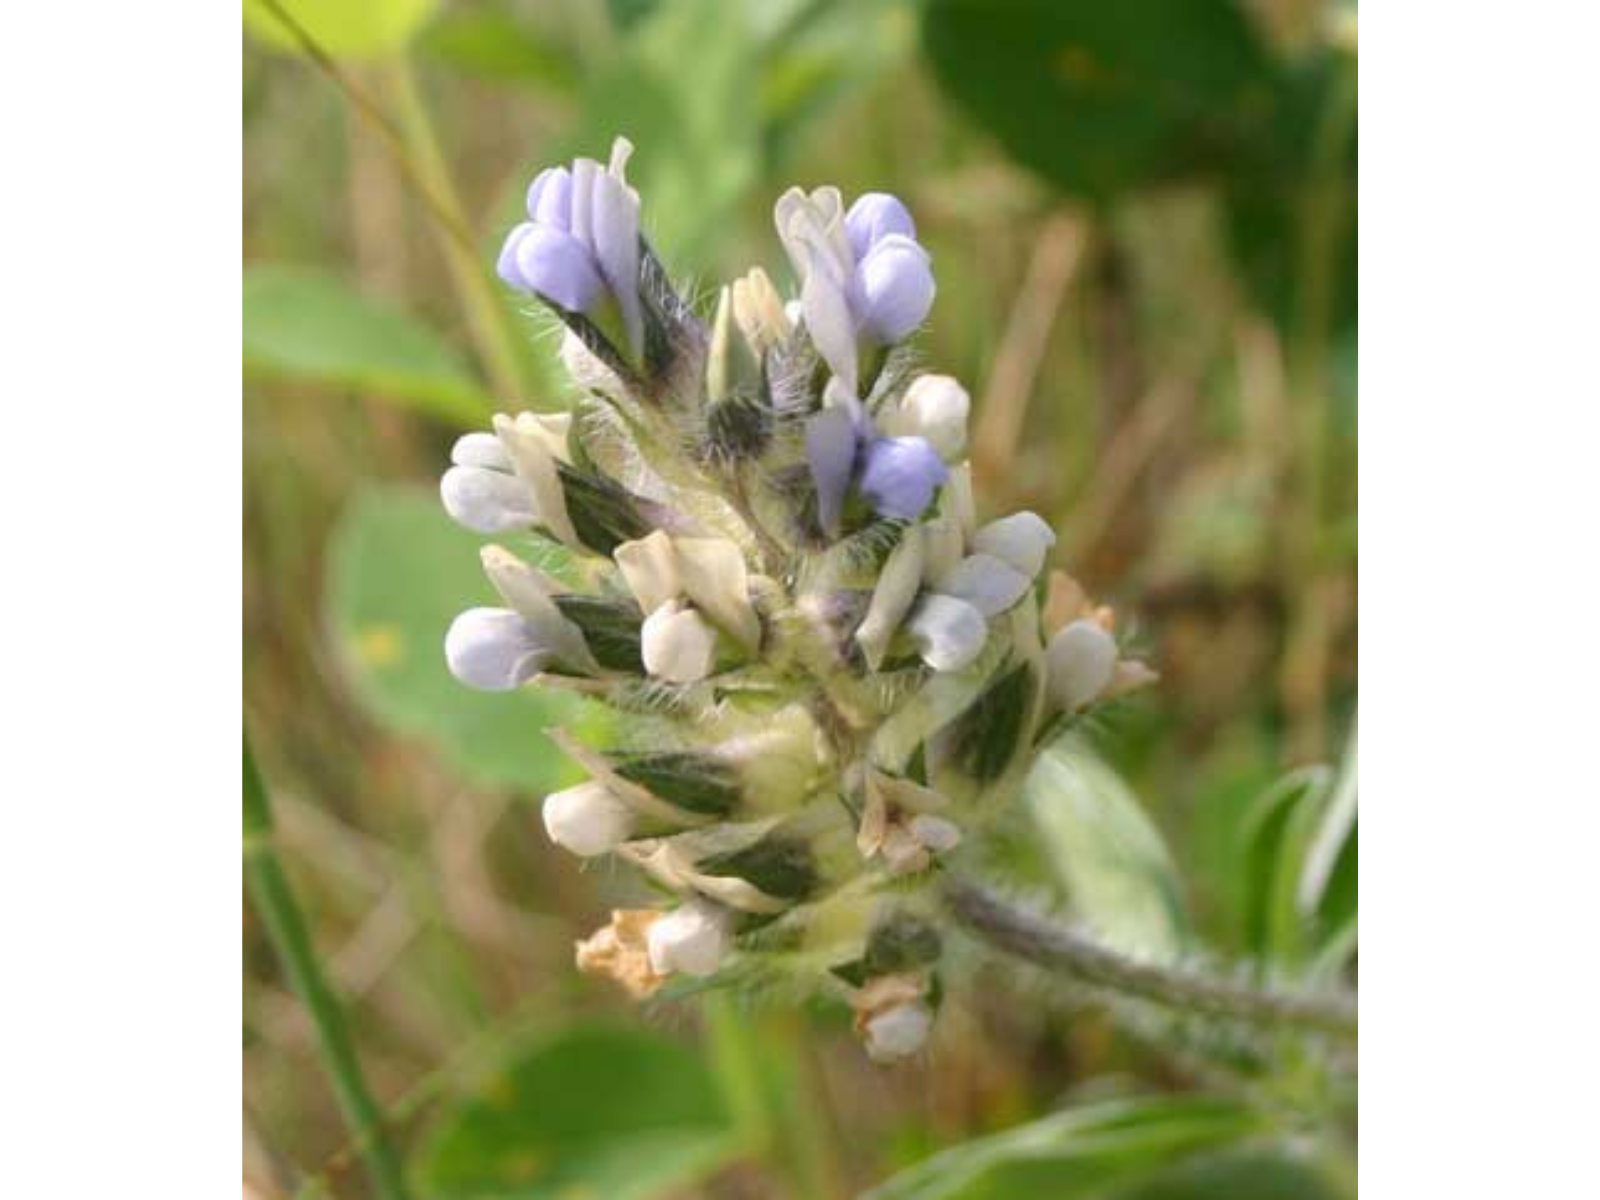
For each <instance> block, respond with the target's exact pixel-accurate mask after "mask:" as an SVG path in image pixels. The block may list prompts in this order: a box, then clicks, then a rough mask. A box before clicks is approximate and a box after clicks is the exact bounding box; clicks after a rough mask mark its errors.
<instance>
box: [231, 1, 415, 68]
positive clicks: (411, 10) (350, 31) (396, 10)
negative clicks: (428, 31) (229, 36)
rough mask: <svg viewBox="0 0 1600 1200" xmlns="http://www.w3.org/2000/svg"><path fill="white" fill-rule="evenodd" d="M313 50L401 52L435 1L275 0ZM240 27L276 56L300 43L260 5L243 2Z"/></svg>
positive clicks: (346, 54) (374, 54) (366, 54)
mask: <svg viewBox="0 0 1600 1200" xmlns="http://www.w3.org/2000/svg"><path fill="white" fill-rule="evenodd" d="M279 3H280V4H281V5H282V7H283V8H284V10H285V11H287V12H288V14H289V15H290V16H291V17H293V18H294V20H295V21H296V22H297V23H298V24H299V25H301V26H302V27H303V28H304V29H305V31H306V32H307V33H309V34H310V35H311V37H312V39H313V40H315V41H316V43H317V45H319V46H321V47H322V48H323V49H324V50H326V51H327V52H328V53H329V54H331V55H333V56H334V57H335V58H381V57H383V56H385V55H389V54H393V53H395V52H396V51H398V50H400V49H402V48H403V47H404V46H405V44H406V43H407V42H409V41H410V40H411V39H412V37H413V36H415V34H416V33H417V31H418V30H419V29H421V28H422V26H423V25H424V24H426V23H427V20H428V18H429V17H431V16H432V15H433V13H434V10H435V9H437V8H438V7H439V0H279ZM244 27H245V28H246V29H248V30H249V31H250V32H251V34H253V35H254V36H255V37H257V38H259V39H260V40H261V41H262V42H265V43H266V44H267V45H269V46H272V47H274V48H276V49H279V50H298V49H299V48H300V43H299V42H297V41H296V40H295V38H294V36H293V35H292V34H291V33H290V32H289V31H288V30H287V29H285V28H284V25H283V22H282V21H280V20H279V19H278V18H277V17H276V16H275V15H274V14H273V13H272V11H271V10H270V9H269V7H268V6H267V5H266V4H264V3H262V0H244Z"/></svg>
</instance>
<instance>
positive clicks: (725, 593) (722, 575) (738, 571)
mask: <svg viewBox="0 0 1600 1200" xmlns="http://www.w3.org/2000/svg"><path fill="white" fill-rule="evenodd" d="M673 549H674V550H675V551H676V552H677V558H678V578H679V579H681V580H682V581H683V593H684V595H686V596H688V597H689V599H690V600H692V601H694V605H695V607H696V608H698V609H699V610H700V611H701V612H702V613H704V614H705V615H706V616H707V617H709V618H710V619H711V620H713V621H715V622H716V623H717V624H718V625H720V626H721V627H722V628H723V629H724V630H726V631H727V632H728V633H729V634H731V635H732V636H733V638H734V640H735V641H737V642H738V643H739V644H740V645H742V646H743V647H744V648H745V649H747V650H754V649H755V648H756V645H757V644H758V643H759V642H760V641H761V619H760V618H759V617H757V616H756V610H755V609H754V608H753V607H752V606H751V604H750V575H749V570H748V568H746V566H745V561H744V555H743V554H741V553H740V551H739V547H738V546H736V545H734V544H733V543H732V542H730V541H729V540H728V539H727V538H676V539H674V541H673Z"/></svg>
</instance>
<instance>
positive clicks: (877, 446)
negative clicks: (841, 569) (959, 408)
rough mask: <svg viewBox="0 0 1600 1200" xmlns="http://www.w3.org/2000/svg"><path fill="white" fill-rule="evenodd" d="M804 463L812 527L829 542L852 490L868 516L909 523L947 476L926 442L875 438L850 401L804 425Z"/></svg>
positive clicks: (946, 470) (928, 502)
mask: <svg viewBox="0 0 1600 1200" xmlns="http://www.w3.org/2000/svg"><path fill="white" fill-rule="evenodd" d="M806 461H807V462H808V463H809V465H810V467H811V480H812V483H813V484H814V485H815V486H816V489H817V521H818V523H819V524H820V525H821V526H822V529H823V531H824V532H825V533H827V534H829V535H830V536H837V535H838V533H839V526H840V520H841V518H842V517H843V514H844V503H845V498H846V497H847V496H848V494H849V492H850V488H851V485H852V484H854V485H855V487H856V488H857V490H858V491H859V492H860V493H861V495H862V496H863V497H864V498H865V499H866V501H867V503H869V504H870V505H872V508H873V511H875V512H877V513H879V514H881V515H882V516H885V517H898V518H900V519H902V520H907V521H910V520H914V519H915V518H917V517H920V516H921V515H922V513H923V512H924V511H925V510H926V509H927V507H928V505H929V504H930V503H932V502H933V497H934V493H935V492H937V491H938V490H939V485H940V484H942V483H944V481H945V480H946V479H948V478H949V476H950V471H949V468H947V467H946V466H945V465H944V462H943V460H941V459H940V457H939V453H938V451H936V450H935V449H934V448H933V447H932V446H931V445H930V444H929V443H928V441H927V439H926V438H920V437H893V438H886V437H880V436H879V435H878V432H877V430H876V429H874V428H873V425H872V421H871V420H870V419H869V418H868V417H867V416H866V415H865V413H863V412H862V411H861V406H860V402H859V401H854V400H853V398H848V399H847V400H846V402H844V403H840V404H835V405H832V406H831V407H828V408H824V409H823V410H822V411H821V412H819V413H817V414H816V415H815V416H814V417H812V418H811V420H810V421H809V422H807V424H806Z"/></svg>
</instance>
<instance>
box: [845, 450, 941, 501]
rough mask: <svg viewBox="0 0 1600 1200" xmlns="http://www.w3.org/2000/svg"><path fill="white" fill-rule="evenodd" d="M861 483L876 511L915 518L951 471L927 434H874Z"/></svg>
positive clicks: (866, 456)
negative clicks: (927, 437) (890, 435)
mask: <svg viewBox="0 0 1600 1200" xmlns="http://www.w3.org/2000/svg"><path fill="white" fill-rule="evenodd" d="M862 457H863V463H862V467H861V479H860V482H859V485H858V486H859V487H860V489H861V494H862V495H863V496H865V497H866V498H867V501H868V503H870V504H871V505H872V507H873V509H874V511H876V512H879V513H881V514H882V515H883V516H886V517H899V518H900V519H902V520H905V521H911V520H915V519H916V518H917V517H920V516H921V515H922V514H923V512H924V511H926V509H927V507H928V505H929V504H931V503H932V502H933V494H934V493H935V492H937V491H938V490H939V485H940V484H941V483H943V482H944V481H945V480H946V479H948V478H949V477H950V471H949V469H948V468H946V467H945V465H944V461H943V460H942V459H940V457H939V452H938V451H937V450H935V449H934V448H933V447H932V446H931V445H929V444H928V440H927V439H926V438H919V437H894V438H874V439H873V440H871V441H870V442H868V443H867V445H866V451H865V454H864V455H863V456H862Z"/></svg>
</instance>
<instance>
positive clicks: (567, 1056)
mask: <svg viewBox="0 0 1600 1200" xmlns="http://www.w3.org/2000/svg"><path fill="white" fill-rule="evenodd" d="M738 1145H739V1140H738V1138H737V1136H736V1134H735V1133H734V1131H733V1129H732V1127H731V1123H730V1121H729V1118H728V1116H727V1114H726V1112H725V1111H724V1108H723V1105H722V1103H721V1101H720V1100H719V1099H718V1095H717V1090H716V1087H715V1085H714V1084H713V1082H712V1080H711V1078H710V1076H709V1075H708V1073H707V1072H706V1070H705V1068H704V1066H703V1065H702V1063H701V1060H700V1059H699V1058H698V1057H697V1056H696V1055H694V1054H692V1053H691V1052H690V1051H689V1050H687V1049H685V1048H684V1047H683V1046H681V1045H679V1044H678V1043H676V1042H673V1041H669V1040H668V1039H666V1038H663V1037H660V1036H658V1035H655V1034H648V1033H642V1032H637V1031H629V1030H622V1029H607V1028H579V1029H573V1030H568V1031H566V1032H563V1033H561V1034H560V1035H558V1036H557V1037H555V1038H553V1039H552V1040H549V1041H547V1042H545V1043H543V1044H542V1045H539V1046H537V1047H535V1048H533V1049H532V1050H531V1051H530V1052H528V1053H526V1054H524V1055H522V1056H520V1057H517V1058H516V1059H515V1060H514V1061H512V1062H511V1064H510V1065H509V1066H507V1067H506V1068H505V1069H504V1070H503V1071H501V1072H500V1073H499V1074H498V1076H496V1077H495V1078H493V1079H491V1080H489V1082H488V1084H487V1085H486V1086H485V1087H484V1088H483V1089H482V1091H481V1092H480V1094H478V1095H477V1096H474V1097H472V1098H470V1099H467V1100H466V1101H464V1102H463V1103H461V1104H460V1105H459V1106H457V1107H456V1108H455V1109H454V1110H453V1111H451V1112H449V1113H448V1114H447V1115H446V1116H445V1117H444V1118H443V1120H441V1121H440V1122H439V1123H438V1124H437V1125H436V1126H435V1128H434V1129H433V1131H432V1132H431V1135H430V1136H429V1138H428V1139H427V1141H426V1143H425V1144H424V1146H423V1148H422V1151H421V1153H420V1155H419V1156H418V1159H417V1162H416V1170H415V1178H416V1180H417V1190H418V1191H419V1192H420V1193H421V1194H423V1195H426V1196H428V1197H430V1200H489V1198H490V1197H492V1198H493V1200H542V1198H545V1197H549V1198H550V1200H556V1198H557V1197H560V1198H563V1200H576V1198H577V1197H595V1198H597V1200H598V1198H599V1197H606V1198H607V1200H613V1198H614V1200H642V1198H644V1197H649V1196H658V1195H661V1194H663V1193H665V1192H667V1191H669V1190H672V1189H683V1188H688V1187H690V1186H691V1185H692V1184H693V1183H694V1182H695V1181H697V1180H699V1179H702V1178H704V1177H705V1176H706V1175H707V1174H709V1173H710V1172H711V1171H713V1170H715V1169H716V1168H717V1167H719V1166H721V1165H722V1164H723V1163H724V1162H726V1161H727V1160H728V1159H729V1157H730V1156H731V1155H732V1154H733V1153H735V1152H736V1151H737V1149H738Z"/></svg>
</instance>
